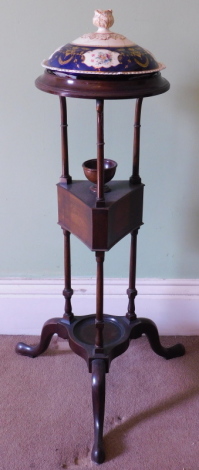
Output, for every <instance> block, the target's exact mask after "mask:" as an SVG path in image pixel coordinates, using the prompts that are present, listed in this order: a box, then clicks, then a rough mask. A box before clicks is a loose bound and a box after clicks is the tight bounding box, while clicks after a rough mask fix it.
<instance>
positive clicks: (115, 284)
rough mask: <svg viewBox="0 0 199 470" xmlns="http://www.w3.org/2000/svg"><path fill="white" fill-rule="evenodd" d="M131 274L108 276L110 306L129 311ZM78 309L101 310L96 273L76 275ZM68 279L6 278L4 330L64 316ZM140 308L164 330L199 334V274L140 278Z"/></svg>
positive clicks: (0, 283) (1, 294) (35, 329)
mask: <svg viewBox="0 0 199 470" xmlns="http://www.w3.org/2000/svg"><path fill="white" fill-rule="evenodd" d="M127 287H128V280H127V279H105V283H104V294H105V295H104V312H105V313H107V314H112V315H125V313H126V311H127V304H128V298H127V295H126V289H127ZM72 288H73V289H74V295H73V297H72V306H73V312H74V314H75V315H88V314H91V313H95V279H94V278H83V279H82V278H80V279H78V278H75V279H73V280H72ZM62 290H63V279H58V280H57V279H56V280H49V279H43V280H27V279H3V280H0V334H12V335H13V334H27V335H28V334H30V335H39V334H40V332H41V328H42V326H43V324H44V322H45V321H46V320H48V319H49V318H53V317H62V315H63V310H64V298H63V296H62ZM137 290H138V296H137V298H136V313H137V316H138V317H146V318H150V319H151V320H153V321H154V322H155V323H156V325H157V327H158V330H159V333H160V334H161V335H199V279H188V280H186V279H170V280H168V279H167V280H161V279H138V280H137Z"/></svg>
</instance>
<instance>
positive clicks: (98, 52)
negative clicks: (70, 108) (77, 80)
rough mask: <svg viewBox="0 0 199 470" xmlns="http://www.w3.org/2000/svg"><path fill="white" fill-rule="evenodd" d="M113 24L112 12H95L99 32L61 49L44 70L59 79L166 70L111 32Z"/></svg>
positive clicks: (50, 59) (137, 48)
mask: <svg viewBox="0 0 199 470" xmlns="http://www.w3.org/2000/svg"><path fill="white" fill-rule="evenodd" d="M113 23H114V18H113V14H112V10H95V13H94V17H93V24H94V25H95V26H97V28H98V29H97V31H96V32H92V33H88V34H83V35H82V36H80V37H79V38H77V39H75V40H74V41H72V42H71V43H68V44H66V45H64V46H61V47H60V48H59V49H57V50H56V51H55V52H53V54H52V55H51V56H50V57H49V59H47V60H44V61H43V62H42V65H43V67H45V68H46V69H48V70H51V71H53V72H54V73H56V74H59V75H62V74H69V75H79V74H81V75H84V74H89V75H93V74H94V75H134V74H149V73H155V72H158V71H160V70H162V69H164V68H165V66H164V65H163V64H161V63H159V62H157V61H156V59H155V58H154V56H153V55H152V54H151V53H150V52H149V51H148V50H146V49H144V48H143V47H140V46H139V45H138V44H135V43H134V42H132V41H130V40H129V39H127V38H126V37H125V36H123V35H122V34H118V33H114V32H113V31H110V29H109V28H110V27H111V26H112V25H113Z"/></svg>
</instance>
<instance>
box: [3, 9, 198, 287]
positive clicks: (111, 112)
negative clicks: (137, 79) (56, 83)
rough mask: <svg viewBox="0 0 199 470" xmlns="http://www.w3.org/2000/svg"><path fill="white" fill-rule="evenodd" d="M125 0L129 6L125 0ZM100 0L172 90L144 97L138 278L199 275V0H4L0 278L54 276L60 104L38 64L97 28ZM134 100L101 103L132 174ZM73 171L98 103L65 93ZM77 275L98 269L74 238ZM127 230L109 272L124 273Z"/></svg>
mask: <svg viewBox="0 0 199 470" xmlns="http://www.w3.org/2000/svg"><path fill="white" fill-rule="evenodd" d="M121 5H122V6H121ZM95 8H113V11H114V16H115V25H114V28H113V29H114V30H115V31H117V32H120V33H122V34H125V35H126V36H127V37H129V38H130V39H132V40H134V41H135V42H137V43H138V44H140V45H142V46H143V47H146V48H148V49H149V50H150V51H152V52H153V53H154V55H155V56H156V58H157V59H158V60H159V61H162V62H164V63H165V64H166V65H167V68H166V70H165V71H164V72H163V75H164V76H165V77H166V78H167V79H168V80H169V81H170V83H171V90H170V91H169V92H168V93H166V94H165V95H162V96H159V97H155V98H148V99H146V100H145V101H144V103H143V113H142V130H141V137H142V143H141V176H142V180H143V182H144V183H145V184H146V187H145V204H144V222H145V225H144V226H143V227H142V228H141V230H140V233H139V244H138V254H139V256H138V277H140V278H145V277H147V278H170V279H175V278H184V279H185V278H186V279H188V278H197V277H198V270H199V268H198V266H199V236H198V225H199V185H198V175H199V158H198V153H199V131H198V130H199V80H198V78H199V61H198V43H199V29H198V17H199V3H198V1H197V0H190V1H189V2H187V1H186V0H159V1H157V0H151V1H150V2H148V1H147V0H143V1H142V2H140V1H138V0H134V1H133V2H132V1H130V0H125V2H123V3H122V4H121V2H120V1H119V0H114V1H113V0H109V1H108V3H107V2H105V1H104V0H102V1H101V2H100V3H99V2H97V3H96V2H90V1H88V0H84V2H79V1H78V0H73V2H70V3H69V2H68V1H67V0H42V1H40V2H38V1H35V0H18V1H17V2H16V1H15V0H1V18H0V21H1V25H0V35H1V38H0V39H1V40H0V48H1V55H0V57H1V74H0V84H1V87H0V89H1V106H0V119H1V124H0V132H1V150H0V152H1V153H0V165H1V166H0V167H1V171H0V191H1V193H0V194H1V198H0V220H1V234H0V241H1V243H0V252H1V253H0V259H1V263H0V276H1V277H2V278H5V277H8V278H10V277H25V278H46V277H48V278H56V277H57V278H59V277H61V276H62V275H63V261H62V258H63V256H62V253H63V252H62V232H61V230H60V228H59V227H58V226H57V224H56V222H57V202H56V183H57V181H58V179H59V176H60V174H61V164H60V128H59V102H58V99H57V97H54V96H52V95H48V94H45V93H42V92H40V91H39V90H37V89H36V88H35V87H34V80H35V78H36V77H37V76H38V75H39V74H41V73H42V68H41V66H40V62H41V61H42V60H43V59H44V58H47V57H48V56H49V55H50V54H51V53H52V52H53V51H54V50H55V49H56V48H57V47H58V46H60V45H61V44H64V43H67V42H69V41H70V40H71V39H75V38H76V37H78V36H79V35H80V34H81V33H84V32H89V31H91V30H94V26H93V25H92V16H93V11H94V9H95ZM133 104H134V103H133V102H132V101H127V102H122V103H120V104H119V105H118V102H117V103H114V102H107V103H106V104H105V141H106V146H105V150H106V156H107V157H112V158H114V159H116V160H117V161H118V169H117V177H118V178H122V179H123V178H128V177H129V174H130V171H131V154H132V118H133ZM68 118H69V152H70V169H71V173H72V175H73V176H74V177H75V178H82V177H83V175H82V168H81V164H82V162H83V161H84V160H85V159H87V158H92V157H95V155H96V135H95V130H96V121H95V104H94V102H92V101H91V102H88V101H84V100H75V99H69V100H68ZM72 248H73V256H72V274H73V276H93V275H94V274H95V260H94V256H93V254H92V253H90V252H89V251H88V250H87V248H86V247H84V246H83V245H82V244H81V243H80V242H79V241H78V240H75V239H72ZM128 255H129V237H126V238H125V239H124V240H123V241H122V242H121V243H120V244H118V245H117V246H116V247H114V248H113V249H112V250H111V251H110V252H109V253H107V256H106V261H107V262H106V263H105V276H107V277H127V276H128Z"/></svg>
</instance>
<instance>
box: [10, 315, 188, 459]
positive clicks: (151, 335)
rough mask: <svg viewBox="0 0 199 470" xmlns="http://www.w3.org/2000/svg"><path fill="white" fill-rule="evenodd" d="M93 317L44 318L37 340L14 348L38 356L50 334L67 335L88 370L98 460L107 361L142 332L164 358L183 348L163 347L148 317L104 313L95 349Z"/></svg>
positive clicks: (102, 452)
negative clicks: (101, 340) (100, 345)
mask: <svg viewBox="0 0 199 470" xmlns="http://www.w3.org/2000/svg"><path fill="white" fill-rule="evenodd" d="M95 318H96V317H95V315H87V316H82V317H74V318H73V320H72V322H71V323H69V322H68V320H66V319H64V318H53V319H51V320H48V321H47V322H46V323H45V324H44V326H43V329H42V333H41V337H40V342H39V344H38V345H36V346H30V345H27V344H25V343H21V342H20V343H18V344H17V345H16V352H17V353H19V354H22V355H24V356H29V357H36V356H39V355H40V354H42V353H43V352H44V351H46V349H47V348H48V346H49V344H50V341H51V338H52V336H53V335H54V334H57V335H58V336H59V337H60V338H63V339H68V341H69V344H70V347H71V349H72V350H73V351H74V352H75V353H76V354H78V355H79V356H81V357H82V358H83V359H85V360H86V362H87V365H88V370H89V372H90V373H91V374H92V400H93V417H94V445H93V450H92V454H91V458H92V460H93V461H94V462H96V463H98V464H100V463H102V462H103V461H104V460H105V450H104V444H103V424H104V409H105V375H106V373H108V372H109V367H110V363H111V361H112V360H113V359H114V358H115V357H117V356H119V355H121V354H122V353H124V352H125V351H126V350H127V349H128V346H129V343H130V340H131V339H137V338H139V337H140V336H142V335H143V334H145V335H146V336H147V338H148V340H149V343H150V346H151V348H152V350H153V351H154V352H155V353H156V354H158V355H159V356H162V357H164V358H165V359H172V358H175V357H180V356H183V355H184V353H185V348H184V346H183V345H182V344H176V345H174V346H171V347H169V348H166V347H163V346H162V345H161V343H160V338H159V333H158V330H157V327H156V325H155V324H154V323H153V322H152V321H151V320H149V319H146V318H136V319H135V320H133V321H129V320H128V319H127V318H126V317H115V316H109V315H104V330H103V340H104V344H103V348H100V350H99V351H98V349H97V348H96V347H95V332H96V326H95Z"/></svg>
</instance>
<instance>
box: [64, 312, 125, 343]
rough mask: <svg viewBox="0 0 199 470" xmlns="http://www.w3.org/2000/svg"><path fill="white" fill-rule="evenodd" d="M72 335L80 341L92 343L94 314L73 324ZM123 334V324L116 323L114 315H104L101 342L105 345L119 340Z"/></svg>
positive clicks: (94, 327)
mask: <svg viewBox="0 0 199 470" xmlns="http://www.w3.org/2000/svg"><path fill="white" fill-rule="evenodd" d="M73 335H74V337H75V338H76V340H77V341H80V342H81V343H84V344H87V345H94V344H95V335H96V325H95V315H91V316H89V317H86V318H83V319H82V320H79V321H78V322H77V323H76V325H75V326H74V330H73ZM124 335H125V328H124V326H123V324H121V323H118V322H117V320H116V319H115V318H114V317H108V316H107V317H106V316H105V317H104V329H103V340H104V341H103V342H104V346H105V347H107V346H110V345H114V344H115V343H118V342H120V340H121V339H122V337H123V336H124Z"/></svg>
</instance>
